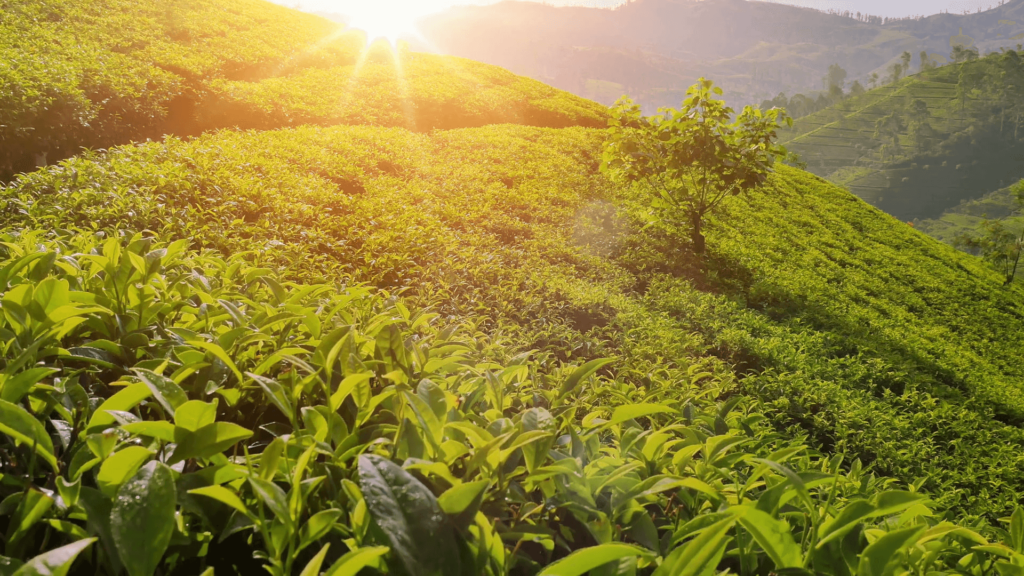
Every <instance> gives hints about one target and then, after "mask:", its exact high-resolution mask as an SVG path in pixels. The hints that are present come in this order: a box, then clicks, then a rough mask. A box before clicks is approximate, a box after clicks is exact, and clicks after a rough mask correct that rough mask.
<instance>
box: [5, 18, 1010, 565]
mask: <svg viewBox="0 0 1024 576" xmlns="http://www.w3.org/2000/svg"><path fill="white" fill-rule="evenodd" d="M0 2H3V0H0ZM2 6H3V7H4V8H5V9H6V8H8V7H15V8H16V9H14V10H13V11H11V12H8V11H6V10H5V12H3V15H4V16H3V17H4V21H3V22H4V25H5V26H6V25H7V24H8V23H10V22H14V23H15V24H17V25H18V26H21V27H22V32H24V34H21V35H19V34H20V33H19V34H13V33H11V30H14V24H12V25H11V27H9V28H4V29H3V30H4V31H5V32H4V35H3V36H0V38H5V39H6V40H4V41H6V42H9V43H10V44H9V45H10V46H15V44H16V43H17V42H22V43H25V46H29V47H33V48H34V49H36V50H40V51H41V50H43V49H44V48H45V49H46V50H51V51H52V54H54V56H53V58H52V59H50V60H47V59H46V58H47V57H44V56H45V55H40V54H41V52H37V53H36V54H35V55H34V56H33V55H31V54H29V53H28V52H25V55H24V62H26V65H25V66H12V67H7V68H0V72H2V73H5V74H7V75H8V76H6V77H7V78H21V79H25V78H28V79H31V80H32V81H33V82H36V84H35V86H44V87H45V86H49V87H51V88H53V93H54V94H65V95H67V94H71V95H77V96H75V98H77V100H76V99H75V98H71V99H70V100H68V102H71V104H69V105H68V106H70V108H68V109H74V110H78V112H75V114H73V115H72V117H73V120H74V121H73V122H72V123H71V124H67V123H66V122H71V121H68V120H67V119H66V118H64V117H62V116H60V115H58V114H56V113H54V112H53V111H52V110H44V109H43V108H45V107H48V106H49V104H47V103H46V102H44V101H42V100H32V99H31V98H30V99H28V100H24V101H22V100H17V101H16V102H14V103H0V114H7V116H5V117H16V118H23V119H31V121H32V122H35V124H34V125H31V126H29V124H30V123H29V124H24V126H29V127H38V128H39V132H40V133H45V134H50V135H55V134H56V135H61V134H63V132H62V130H63V129H65V128H68V127H69V126H71V127H77V128H76V130H77V131H76V130H70V129H68V130H67V134H68V139H67V144H66V145H67V148H61V149H60V150H61V154H62V155H63V154H72V153H73V152H75V150H77V146H80V145H82V143H83V142H87V141H89V140H88V138H97V139H100V138H111V139H112V140H111V141H113V138H114V135H115V132H111V131H107V132H104V131H97V132H91V131H93V130H99V128H97V127H101V126H107V127H108V128H107V129H108V130H113V128H110V127H111V126H122V127H124V128H125V131H124V132H123V133H118V134H120V136H118V138H120V140H119V141H122V142H128V141H131V140H133V139H135V140H139V141H138V142H135V143H132V144H122V145H118V146H111V147H109V148H106V149H102V150H86V151H81V152H80V153H77V154H75V155H73V156H71V157H70V158H67V159H64V160H62V161H60V162H52V160H54V158H55V157H50V158H46V159H45V161H46V162H49V164H48V165H46V166H42V167H40V168H39V169H37V170H35V171H31V172H27V173H23V174H19V175H16V176H15V177H13V178H12V179H11V180H10V181H9V182H7V183H4V184H0V351H2V353H0V534H2V538H0V576H36V575H41V574H56V575H59V576H86V575H91V576H122V575H125V574H127V575H128V576H195V575H197V574H198V575H200V576H232V575H236V576H242V575H249V574H257V573H268V574H271V575H272V576H345V575H347V576H370V575H377V574H387V575H390V576H584V575H585V574H589V575H590V576H677V575H689V576H708V575H710V574H717V573H729V574H736V575H737V576H764V575H766V574H782V575H787V576H810V575H811V574H814V575H816V576H817V575H821V576H851V575H852V574H854V573H856V574H857V575H858V576H893V575H894V574H923V575H935V574H954V573H955V574H963V575H964V576H992V575H993V574H1000V576H1017V572H1019V571H1020V570H1019V568H1020V566H1024V508H1022V507H1021V506H1020V502H1022V501H1024V451H1022V447H1024V384H1022V382H1024V358H1022V357H1021V355H1020V354H1019V351H1020V350H1021V348H1022V346H1024V330H1021V322H1022V320H1024V287H1021V286H1020V285H1019V284H1016V285H1010V286H1004V285H1003V279H1002V278H1001V277H1000V275H999V274H998V273H996V272H995V271H993V270H992V269H990V267H989V266H987V265H986V264H984V263H983V262H981V261H979V260H978V259H976V258H974V257H971V256H969V255H967V254H964V253H962V252H959V251H957V250H955V249H953V248H952V247H950V246H948V245H946V244H943V243H941V242H938V241H936V240H935V239H932V238H929V237H928V236H926V235H924V234H922V233H921V232H919V231H918V230H916V229H915V228H913V227H911V226H908V225H907V224H906V223H904V222H901V221H899V220H896V219H894V218H892V217H891V216H889V215H887V214H885V213H883V212H882V211H880V210H879V209H877V208H875V207H872V206H870V205H869V204H867V203H866V202H864V201H862V200H860V199H858V198H857V197H856V196H854V195H853V194H851V193H850V192H848V191H847V190H845V189H843V188H842V187H840V186H837V185H835V184H832V183H829V182H828V181H826V180H824V179H822V178H820V177H818V176H815V175H814V174H811V173H808V172H806V171H802V170H799V169H796V168H792V167H788V166H784V165H781V164H779V165H777V166H776V171H775V172H774V173H773V174H772V175H771V176H770V177H769V179H768V181H767V183H766V186H765V189H764V190H761V191H758V192H756V193H753V194H751V195H750V196H744V195H740V196H738V197H736V198H733V199H732V203H730V204H726V206H727V209H726V210H725V211H724V212H723V213H720V214H718V215H717V216H715V217H713V218H712V219H711V220H710V222H708V227H707V228H706V229H705V233H706V235H707V248H708V250H707V253H706V254H702V255H697V254H695V253H694V251H693V248H692V246H691V243H690V240H689V235H688V230H684V229H680V228H677V227H675V226H674V225H671V224H666V223H664V222H661V223H655V224H651V223H650V218H649V216H650V203H651V199H650V197H649V192H648V191H646V190H644V189H643V188H642V187H639V186H636V187H628V186H620V185H616V184H615V183H613V181H612V180H611V179H609V178H608V176H607V175H606V173H605V172H603V171H602V170H601V162H602V154H603V149H604V146H605V140H606V138H607V132H606V130H604V129H602V128H601V127H603V125H604V118H605V115H606V114H607V112H606V110H605V109H604V108H603V107H601V106H600V105H599V104H596V103H593V102H587V101H584V100H582V99H580V98H577V97H574V96H571V95H568V94H566V93H564V92H559V91H557V90H556V89H554V88H550V87H547V86H544V85H541V84H539V83H537V82H534V81H531V80H527V79H524V78H521V77H517V76H514V75H513V74H512V73H510V72H505V71H503V70H500V69H497V68H494V67H492V66H488V65H484V64H476V63H473V62H469V61H462V60H459V59H454V58H441V57H435V56H421V55H416V54H410V53H404V54H399V56H398V58H399V59H398V60H397V61H395V57H394V56H393V55H392V54H391V53H390V52H389V51H387V50H384V49H383V47H382V46H377V47H375V48H373V49H371V50H368V51H366V52H365V53H364V52H363V50H362V49H361V48H359V49H357V50H356V52H352V53H350V52H345V50H347V48H345V46H350V45H351V46H358V39H355V38H353V37H351V36H348V35H346V34H344V33H341V34H340V35H337V37H335V34H336V33H338V29H337V28H335V27H333V26H334V25H332V24H329V23H327V22H326V21H324V20H320V19H317V18H313V17H310V16H306V15H300V14H298V13H296V12H293V11H290V10H287V9H283V8H274V7H271V6H269V5H267V4H262V3H258V2H255V1H252V2H249V1H248V0H246V1H243V0H236V1H233V2H232V3H231V4H225V3H216V4H214V3H212V2H210V3H205V2H204V1H201V0H189V1H187V2H186V1H184V0H174V2H173V3H165V2H161V3H145V4H141V5H139V6H136V5H129V4H127V3H125V4H123V5H121V4H116V5H115V4H113V3H112V1H111V0H92V1H90V2H74V3H71V2H67V3H65V4H60V3H56V2H51V3H42V2H36V3H32V4H14V3H10V2H8V3H7V4H3V5H2ZM111 8H120V9H123V10H122V11H121V12H118V11H111V10H109V9H111ZM224 8H226V9H224ZM165 9H166V12H161V11H162V10H165ZM8 14H13V15H14V16H9V15H8ZM146 14H149V15H150V16H151V18H150V19H147V18H146V17H145V16H146ZM158 16H159V17H158ZM168 23H171V25H172V26H171V28H170V29H171V30H172V32H173V31H175V30H177V32H174V33H173V34H172V33H170V32H168V33H167V34H165V35H161V34H158V33H157V32H158V30H159V27H160V26H168ZM175 23H177V24H175ZM72 24H74V26H72ZM179 25H180V26H181V27H182V28H180V29H179V28H174V26H179ZM147 27H150V28H147ZM152 27H156V28H152ZM290 27H292V28H290ZM318 27H319V28H318ZM132 30H143V31H145V32H146V34H142V33H141V32H140V33H139V35H137V36H132V34H134V32H132ZM182 30H184V32H182ZM288 30H292V31H293V32H294V35H292V36H289V35H288V34H287V33H286V32H287V31H288ZM315 30H320V31H321V32H322V34H320V35H317V34H313V33H312V31H315ZM190 31H191V32H190ZM200 31H206V32H203V33H202V34H201V33H200ZM33 34H34V35H35V36H32V35H33ZM47 34H51V35H52V37H53V38H58V39H61V42H50V43H47V42H42V41H41V40H39V39H40V38H43V37H47V38H49V37H48V36H47ZM60 34H68V35H69V36H60ZM150 34H152V36H150ZM203 34H205V35H203ZM72 38H73V39H74V42H78V44H73V43H72ZM119 38H120V39H122V40H118V39H119ZM124 38H133V40H132V42H131V43H130V44H118V42H122V41H123V39H124ZM325 38H329V40H327V41H324V39H325ZM300 45H301V46H305V48H304V49H299V48H296V46H300ZM76 46H78V47H80V48H77V47H76ZM190 46H191V47H192V48H188V47H190ZM23 47H24V46H23ZM90 47H91V48H90ZM193 48H194V49H193ZM8 50H9V51H10V50H13V48H8ZM90 50H92V51H91V52H90ZM296 50H298V52H296ZM261 51H262V52H261ZM23 52H24V51H23ZM19 53H20V52H19ZM47 54H50V53H47ZM237 54H242V55H243V56H235V55H237ZM253 54H264V55H263V56H259V57H255V56H254V57H252V58H249V55H253ZM330 54H334V56H330ZM346 54H348V56H346ZM353 55H354V56H355V57H356V58H357V60H355V62H354V63H353V62H350V63H349V64H341V63H340V62H343V61H345V60H344V58H348V57H350V56H353ZM304 58H311V59H309V60H307V59H304ZM360 59H362V62H361V63H360ZM172 61H173V62H178V64H168V62H172ZM111 63H114V64H117V68H113V67H108V66H112V64H111ZM240 63H241V64H240ZM246 63H248V64H246ZM282 63H284V64H282ZM29 64H32V65H34V66H36V67H35V68H31V66H29ZM58 64H59V65H58ZM242 64H245V66H242ZM257 64H258V65H257ZM131 66H136V68H132V67H131ZM189 66H190V67H192V68H191V70H193V71H194V73H193V72H189V69H190V68H188V67H189ZM239 66H242V68H238V67H239ZM282 66H283V67H282ZM243 68H244V70H245V72H244V73H242V72H238V74H237V75H236V74H235V72H232V70H236V71H238V70H242V69H243ZM55 70H66V71H67V75H61V74H55V73H54V71H55ZM1009 70H1012V68H1010V69H1009ZM25 71H30V72H32V74H35V76H32V75H31V74H28V72H25ZM129 72H130V73H129ZM104 74H106V75H104ZM0 77H3V76H0ZM97 78H99V79H100V80H102V81H100V82H99V83H98V84H94V81H96V79H97ZM399 78H404V79H405V81H404V82H399V80H398V79H399ZM119 79H120V80H119ZM19 81H21V80H19ZM115 81H123V82H126V83H128V84H131V82H136V81H138V82H139V84H137V85H136V84H132V85H131V86H129V87H127V88H125V87H124V84H123V83H122V84H118V83H117V82H115ZM103 82H107V83H108V84H104V83H103ZM161 82H164V84H161ZM178 82H180V83H181V84H180V86H179V88H177V89H174V88H173V87H174V86H176V85H177V84H175V83H178ZM23 85H24V86H28V85H29V83H28V80H25V83H24V84H23ZM97 85H98V86H100V87H101V88H102V87H103V86H106V87H105V88H102V90H114V89H115V88H116V89H117V90H121V89H122V88H123V91H121V92H111V93H116V94H120V95H121V96H120V97H119V98H113V97H112V98H110V99H104V98H98V97H97V95H98V94H99V93H100V92H95V93H93V92H89V91H88V90H86V89H87V88H88V89H89V90H91V89H92V88H93V87H95V86H97ZM980 86H981V88H976V89H977V90H978V91H981V89H982V88H984V86H985V84H984V83H982V84H980ZM58 88H59V90H58ZM143 88H144V89H143ZM200 88H201V90H200ZM47 89H49V88H47ZM193 89H194V90H195V91H190V90H193ZM60 90H66V92H60ZM102 90H101V91H102ZM175 90H178V92H175ZM76 91H77V92H76ZM42 93H43V92H40V91H30V90H26V91H24V92H17V93H16V94H18V95H19V96H23V95H32V96H33V98H34V97H35V96H38V95H39V94H42ZM171 94H181V95H182V96H181V97H182V98H184V99H185V100H184V101H185V102H190V103H192V104H190V105H189V106H185V107H184V108H179V107H177V106H176V105H173V106H172V105H171V103H173V102H174V101H175V100H174V99H173V98H172V99H171V100H166V99H165V98H166V97H168V95H171ZM339 95H341V96H343V98H341V100H340V101H339ZM410 95H411V96H410ZM867 96H870V97H872V98H877V97H878V96H877V94H875V93H869V94H868V95H867ZM350 97H351V98H350ZM972 98H973V97H972ZM978 101H979V103H983V99H979V100H978ZM40 102H43V104H41V105H40V106H42V107H43V108H33V106H36V105H37V104H39V103H40ZM117 102H120V104H117V105H116V106H115V105H114V104H112V103H117ZM410 102H411V104H410ZM972 102H974V100H972ZM26 103H28V104H26ZM33 103H34V104H33ZM29 104H31V105H29ZM129 105H130V106H129ZM193 105H194V107H193ZM74 106H78V107H79V108H74ZM111 106H113V107H111ZM118 106H121V107H120V108H118ZM131 106H139V107H141V108H131ZM62 109H63V108H62ZM128 109H131V110H136V109H138V110H142V109H145V110H146V111H147V112H146V113H145V114H141V116H140V118H143V120H139V121H137V122H136V121H135V120H132V121H130V122H127V121H126V122H122V120H125V119H128V118H129V115H127V112H124V110H128ZM176 110H177V112H176ZM182 110H183V111H182ZM971 110H972V114H975V112H973V110H975V108H974V107H972V108H971ZM977 110H978V111H979V112H978V113H977V114H975V115H978V114H980V113H981V112H984V111H985V110H986V108H985V107H984V106H981V105H980V104H979V107H977ZM179 113H180V114H183V116H182V115H178V114H179ZM33 114H35V115H34V116H33ZM82 114H84V116H83V115H82ZM91 114H95V117H93V116H90V115H91ZM235 114H238V116H235ZM101 118H106V119H107V120H105V122H108V123H107V124H103V123H102V122H98V120H99V119H101ZM174 118H178V119H181V118H184V119H185V123H184V124H183V126H185V127H191V128H189V129H187V130H182V131H181V132H180V133H177V134H174V135H167V136H166V137H163V138H160V139H159V141H148V142H143V141H141V139H140V138H139V137H138V136H136V135H134V133H132V132H131V131H132V130H141V131H145V130H157V129H158V128H159V127H161V126H163V124H161V123H162V122H169V121H170V120H171V119H174ZM115 119H116V120H117V121H116V122H115V121H114V120H115ZM413 120H414V121H413ZM969 121H970V120H969V118H968V115H966V114H965V117H964V122H965V125H966V123H968V122H969ZM26 122H27V120H26ZM62 122H65V124H61V123H62ZM190 122H191V124H190ZM293 124H295V125H293ZM167 126H170V124H168V125H167ZM595 126H597V127H595ZM242 127H247V128H251V129H248V130H238V129H214V128H242ZM797 129H798V130H799V129H800V125H798V127H797ZM157 131H158V132H159V130H157ZM33 132H35V130H23V131H22V132H20V133H17V134H20V136H18V137H19V138H23V140H20V141H19V142H20V143H22V145H24V146H26V147H30V146H43V145H44V144H46V145H49V141H47V140H38V141H37V140H36V139H34V138H35V136H33V135H32V133H33ZM17 134H16V135H17ZM72 135H73V136H74V138H71V136H72ZM5 137H7V136H5ZM11 138H13V136H11ZM40 138H42V136H40ZM49 138H53V136H50V137H49ZM75 138H78V139H77V140H76V139H75ZM40 142H42V143H43V144H40ZM72 147H76V148H75V150H72ZM3 149H4V150H11V148H3ZM40 149H43V150H44V151H46V152H47V156H50V155H51V154H56V152H55V150H58V149H57V148H35V149H32V148H26V150H27V151H33V150H40ZM11 168H13V169H17V168H16V166H15V164H14V161H13V160H12V164H11Z"/></svg>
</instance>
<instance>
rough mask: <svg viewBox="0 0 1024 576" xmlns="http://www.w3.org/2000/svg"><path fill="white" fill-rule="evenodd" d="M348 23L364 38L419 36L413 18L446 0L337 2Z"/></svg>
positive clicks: (443, 4)
mask: <svg viewBox="0 0 1024 576" xmlns="http://www.w3.org/2000/svg"><path fill="white" fill-rule="evenodd" d="M340 4H341V6H339V8H341V9H342V10H344V11H345V13H346V15H347V16H348V17H349V26H350V27H351V28H353V29H356V30H362V31H363V32H365V33H366V36H367V38H366V40H367V42H373V41H375V40H377V39H380V38H384V39H386V40H388V41H389V42H391V43H392V44H395V43H396V42H398V40H399V38H403V37H409V36H419V32H418V31H417V29H416V23H417V21H418V20H419V19H420V18H422V17H424V16H427V15H428V14H431V13H433V12H437V11H439V10H443V9H444V8H446V7H448V6H451V5H452V4H453V2H451V1H450V0H448V1H444V0H347V1H344V2H341V3H340Z"/></svg>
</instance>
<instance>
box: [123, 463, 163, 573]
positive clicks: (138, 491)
mask: <svg viewBox="0 0 1024 576" xmlns="http://www.w3.org/2000/svg"><path fill="white" fill-rule="evenodd" d="M176 501H177V498H176V496H175V486H174V476H173V474H172V473H171V470H170V468H168V467H167V466H165V465H163V464H161V463H159V462H150V463H149V464H146V465H145V466H143V467H142V468H141V469H140V470H139V471H138V472H136V474H135V475H134V476H132V478H131V479H129V480H128V482H126V483H125V484H124V485H122V486H121V488H120V489H119V490H118V491H117V497H116V498H115V500H114V507H113V510H112V512H111V517H110V532H111V535H112V536H113V538H114V543H115V545H116V546H117V551H118V553H119V554H120V556H121V561H122V562H123V563H124V567H125V569H127V570H128V574H129V575H130V576H152V574H153V572H154V571H156V568H157V566H159V565H160V561H161V559H162V558H163V555H164V551H165V550H166V549H167V545H168V544H170V541H171V534H172V532H173V531H174V510H175V507H176V506H175V504H176Z"/></svg>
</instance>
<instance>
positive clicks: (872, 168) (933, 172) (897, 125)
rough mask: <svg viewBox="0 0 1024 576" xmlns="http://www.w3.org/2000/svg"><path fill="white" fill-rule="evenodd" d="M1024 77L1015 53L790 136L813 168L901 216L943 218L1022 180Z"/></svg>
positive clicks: (823, 118)
mask: <svg viewBox="0 0 1024 576" xmlns="http://www.w3.org/2000/svg"><path fill="white" fill-rule="evenodd" d="M1021 70H1022V68H1021V64H1020V60H1019V57H1018V55H1017V53H1016V52H1014V51H1008V52H1006V53H1005V54H994V55H991V56H987V57H985V58H982V59H980V60H976V61H973V62H967V63H963V64H956V65H949V66H943V67H940V68H937V69H933V70H929V71H926V72H922V73H919V74H915V75H913V76H910V77H908V78H904V79H902V80H900V81H899V82H898V83H896V84H894V85H889V86H883V87H880V88H876V89H874V90H871V91H869V92H867V93H865V94H863V95H861V96H857V97H853V98H849V99H846V100H844V101H842V102H840V103H838V104H836V105H834V106H833V107H831V108H828V109H825V110H822V111H820V112H816V113H814V114H812V115H810V116H807V117H804V118H800V119H798V120H797V121H796V122H795V123H794V127H793V131H792V132H790V133H783V135H782V139H783V140H784V141H786V145H787V146H788V147H790V148H792V149H793V150H794V151H796V152H798V153H799V154H801V156H802V157H803V159H804V161H805V162H807V165H808V169H809V170H810V171H812V172H814V173H815V174H818V175H820V176H823V177H826V178H828V179H829V180H831V181H833V182H836V183H838V184H841V185H843V186H846V187H847V188H849V189H850V190H851V191H852V192H853V193H854V194H856V195H858V196H860V197H861V198H863V199H865V200H867V201H868V202H869V203H871V204H872V205H874V206H877V207H878V208H881V209H882V210H884V211H886V212H888V213H890V214H893V215H894V216H896V217H897V218H900V219H903V220H914V219H918V218H920V219H926V218H936V217H938V216H939V215H940V214H942V213H943V212H944V211H945V210H947V209H949V208H952V207H954V206H957V205H958V204H960V203H961V202H962V201H965V200H973V199H975V198H979V197H981V196H982V195H984V194H986V193H987V192H989V191H991V190H996V189H999V188H1002V187H1004V186H1008V185H1009V184H1011V183H1013V182H1016V181H1017V180H1019V179H1020V178H1021V177H1024V171H1022V169H1021V163H1020V157H1021V155H1022V153H1024V152H1022V148H1021V138H1024V132H1022V131H1021V130H1020V129H1019V124H1020V112H1019V110H1020V100H1019V96H1018V95H1017V94H1016V92H1014V91H1013V88H1012V86H1014V85H1016V84H1015V83H1016V82H1018V78H1019V76H1020V75H1021ZM961 95H962V97H961ZM894 114H895V117H894V116H893V115H894ZM880 121H882V122H885V123H888V124H890V126H889V127H885V128H882V129H881V131H880V130H879V126H878V123H879V122H880ZM894 134H895V135H896V140H898V144H899V148H898V149H896V148H895V146H894V145H893V144H894V143H893V135H894ZM883 146H887V148H886V149H885V150H883ZM883 155H884V158H883Z"/></svg>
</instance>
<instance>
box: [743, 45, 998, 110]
mask: <svg viewBox="0 0 1024 576" xmlns="http://www.w3.org/2000/svg"><path fill="white" fill-rule="evenodd" d="M978 58H980V55H979V53H978V49H977V48H967V47H964V46H954V47H953V51H952V52H951V53H950V60H951V61H952V63H953V64H962V63H965V62H973V61H975V60H977V59H978ZM913 59H914V57H913V55H912V54H911V53H910V52H906V51H904V52H903V54H901V55H900V59H899V60H898V61H897V62H893V63H892V64H891V65H890V66H889V67H888V68H887V69H886V71H887V74H886V75H885V76H879V75H878V73H877V72H872V73H871V75H870V76H868V78H867V88H865V87H864V86H863V85H862V84H861V83H860V81H859V80H855V81H854V82H853V83H852V84H850V87H849V89H847V88H846V77H847V72H846V70H845V69H843V67H842V66H840V65H839V64H832V65H831V66H829V67H828V73H826V74H825V76H824V77H823V78H822V79H821V82H822V92H819V93H818V94H817V95H816V96H813V95H812V96H808V95H806V94H795V95H793V96H792V97H789V96H787V95H786V94H785V93H784V92H780V93H779V94H778V95H776V96H775V97H774V98H771V99H768V100H764V101H762V102H761V105H760V108H761V109H762V110H770V109H772V108H785V109H786V112H788V113H789V115H790V116H791V117H793V118H800V117H803V116H807V115H809V114H813V113H815V112H818V111H819V110H824V109H825V108H828V107H829V106H833V105H835V104H838V103H839V102H841V101H843V100H845V99H847V98H851V97H854V96H860V95H861V94H863V93H864V92H866V91H867V90H871V89H874V88H876V87H879V86H885V85H892V86H893V88H894V89H895V86H896V83H898V82H899V81H900V80H901V79H902V78H903V77H904V76H906V75H907V73H908V72H909V71H910V67H911V63H912V61H913ZM939 66H940V64H939V62H938V61H937V60H936V59H935V58H932V57H931V56H929V54H928V52H927V51H925V50H922V51H921V52H920V53H919V54H918V70H919V71H920V72H924V71H926V70H931V69H933V68H938V67H939ZM972 81H973V79H972V78H968V79H967V82H965V83H962V84H963V85H964V86H966V85H968V84H970V83H971V82H972ZM958 94H959V92H958Z"/></svg>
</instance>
